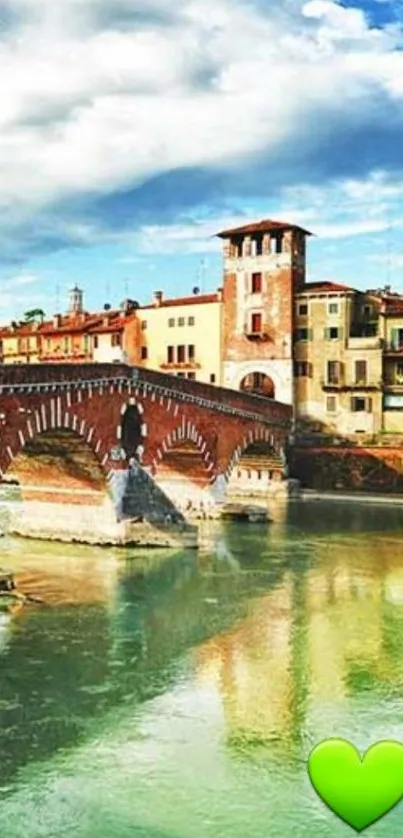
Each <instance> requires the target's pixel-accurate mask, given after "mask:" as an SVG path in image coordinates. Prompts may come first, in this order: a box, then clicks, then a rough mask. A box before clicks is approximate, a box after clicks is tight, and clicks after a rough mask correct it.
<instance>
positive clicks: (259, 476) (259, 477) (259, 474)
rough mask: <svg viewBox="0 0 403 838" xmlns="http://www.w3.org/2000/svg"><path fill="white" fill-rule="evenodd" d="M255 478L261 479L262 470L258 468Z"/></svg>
mask: <svg viewBox="0 0 403 838" xmlns="http://www.w3.org/2000/svg"><path fill="white" fill-rule="evenodd" d="M257 479H258V480H261V479H262V472H261V471H260V469H258V470H257Z"/></svg>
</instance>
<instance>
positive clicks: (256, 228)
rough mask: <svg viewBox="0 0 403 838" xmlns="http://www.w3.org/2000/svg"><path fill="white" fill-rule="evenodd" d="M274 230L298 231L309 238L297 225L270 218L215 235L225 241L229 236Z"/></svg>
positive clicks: (308, 233)
mask: <svg viewBox="0 0 403 838" xmlns="http://www.w3.org/2000/svg"><path fill="white" fill-rule="evenodd" d="M275 230H300V231H301V232H302V233H305V235H306V236H311V235H312V233H310V232H309V230H304V228H303V227H299V226H298V224H290V223H289V222H288V221H272V220H271V219H270V218H264V219H262V221H255V222H254V223H253V224H245V225H244V226H243V227H233V228H232V229H230V230H222V231H221V233H216V235H217V237H218V238H220V239H226V238H229V237H230V236H238V235H239V236H241V235H248V233H270V232H271V231H275Z"/></svg>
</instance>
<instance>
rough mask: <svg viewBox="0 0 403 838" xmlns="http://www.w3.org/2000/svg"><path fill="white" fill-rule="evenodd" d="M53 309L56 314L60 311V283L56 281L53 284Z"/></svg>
mask: <svg viewBox="0 0 403 838" xmlns="http://www.w3.org/2000/svg"><path fill="white" fill-rule="evenodd" d="M55 311H56V314H59V311H60V285H59V283H58V282H56V285H55Z"/></svg>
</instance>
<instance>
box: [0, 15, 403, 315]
mask: <svg viewBox="0 0 403 838" xmlns="http://www.w3.org/2000/svg"><path fill="white" fill-rule="evenodd" d="M402 46H403V1H402V0H393V2H388V0H362V2H361V0H354V2H347V0H344V2H335V1H334V0H307V2H305V1H304V0H276V2H272V0H178V2H176V3H172V0H57V3H55V2H54V0H0V68H1V73H0V88H1V89H0V99H1V102H2V106H1V110H0V288H1V294H0V321H1V322H7V321H8V320H9V319H10V318H12V317H18V316H22V314H23V312H24V311H25V310H26V309H27V308H31V307H32V306H34V305H40V306H42V307H43V308H44V309H45V311H46V313H47V314H48V315H51V314H53V313H54V312H55V311H56V310H60V309H62V310H64V308H65V300H66V295H67V289H68V288H69V287H70V286H71V285H72V284H73V283H78V284H79V285H80V286H81V287H83V288H84V290H85V299H86V305H87V307H88V308H90V309H94V308H98V307H100V306H101V305H102V304H103V303H104V302H110V303H112V304H113V305H115V304H118V303H119V302H120V301H121V300H122V299H123V298H124V297H125V296H130V297H131V298H133V299H136V300H139V301H140V302H147V301H149V299H150V296H151V295H152V292H153V291H154V290H160V289H162V290H164V292H165V293H166V294H167V295H179V294H186V293H189V292H191V290H192V288H193V286H194V285H199V286H201V287H202V288H203V290H210V289H212V290H214V289H215V288H216V287H218V286H219V285H220V284H221V278H222V273H221V268H222V262H221V250H220V241H219V240H217V239H215V238H214V233H215V232H217V231H219V230H221V229H223V228H225V227H226V226H232V225H234V224H240V223H243V222H249V221H251V220H258V219H260V218H264V217H272V218H281V219H284V218H285V219H286V220H289V221H291V222H294V223H297V224H298V223H299V224H301V225H302V226H304V227H306V228H308V229H310V230H311V231H312V232H313V233H315V237H314V238H312V239H311V240H310V242H309V248H308V278H309V279H310V280H312V281H313V280H315V281H316V280H321V279H322V280H329V279H333V280H335V281H338V282H345V283H347V284H352V285H355V286H356V287H358V288H367V287H379V286H383V285H385V284H391V285H392V286H394V287H395V288H396V289H397V290H399V291H401V292H403V278H402V277H403V238H402V236H403V178H402V171H403V150H402V149H403V107H402V105H403V49H402Z"/></svg>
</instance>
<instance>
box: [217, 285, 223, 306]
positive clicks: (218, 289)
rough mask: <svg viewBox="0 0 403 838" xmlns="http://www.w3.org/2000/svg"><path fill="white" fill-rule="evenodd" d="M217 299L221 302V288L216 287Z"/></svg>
mask: <svg viewBox="0 0 403 838" xmlns="http://www.w3.org/2000/svg"><path fill="white" fill-rule="evenodd" d="M217 300H219V302H220V303H221V302H222V288H217Z"/></svg>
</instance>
